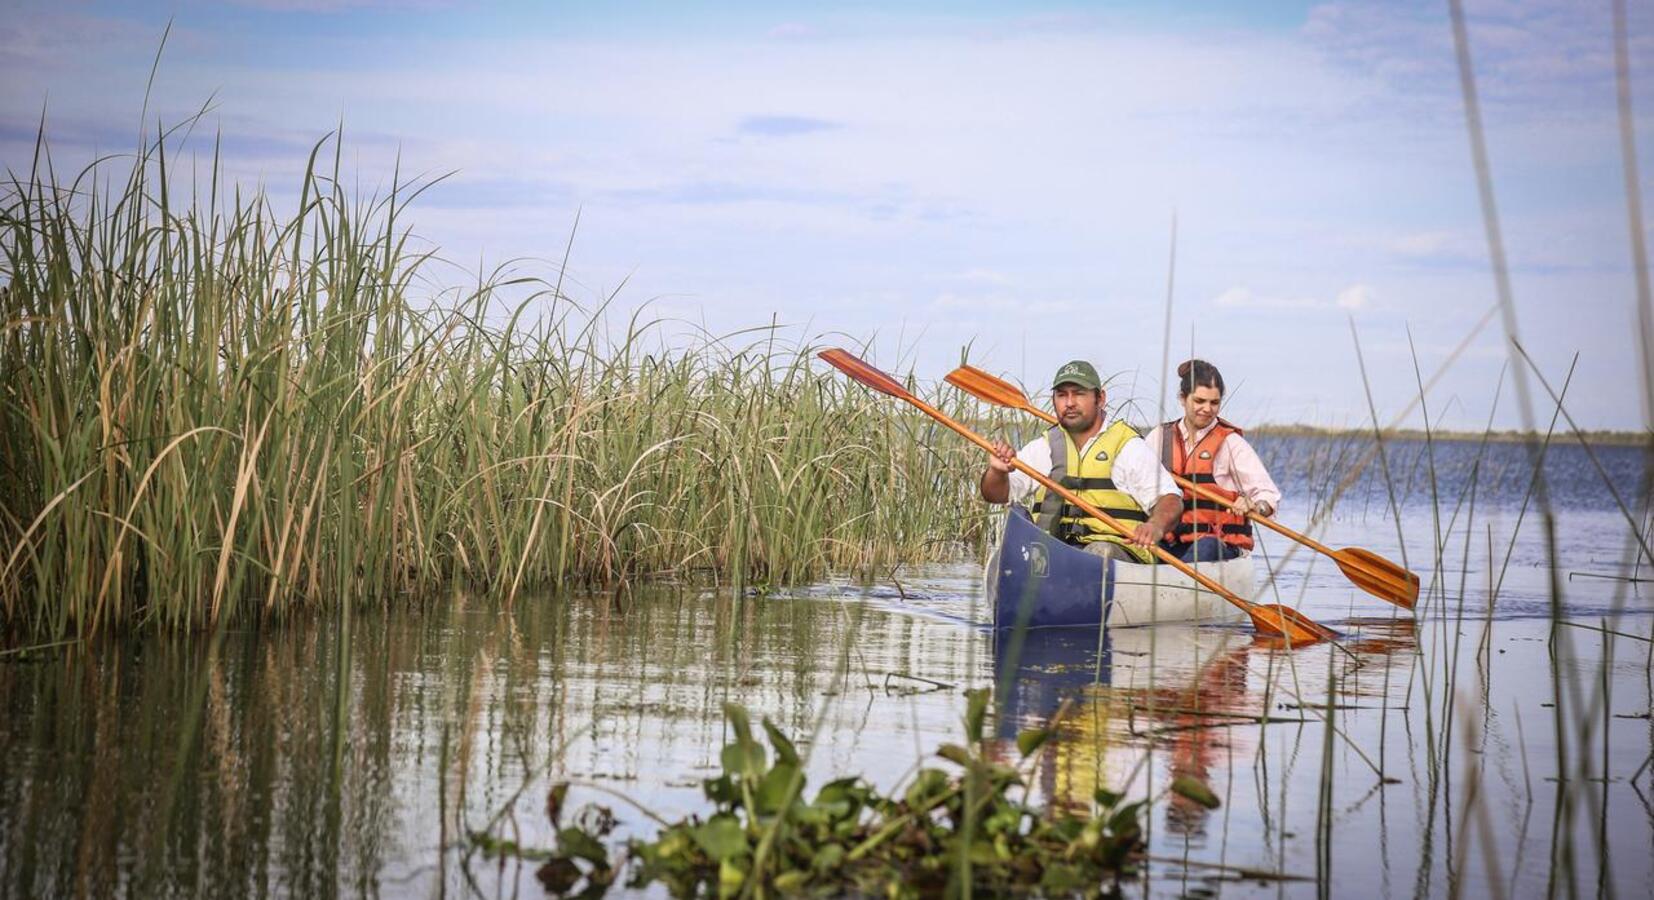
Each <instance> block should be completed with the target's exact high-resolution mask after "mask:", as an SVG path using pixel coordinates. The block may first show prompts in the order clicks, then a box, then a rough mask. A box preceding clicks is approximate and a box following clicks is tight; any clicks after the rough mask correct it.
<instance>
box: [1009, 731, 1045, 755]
mask: <svg viewBox="0 0 1654 900" xmlns="http://www.w3.org/2000/svg"><path fill="white" fill-rule="evenodd" d="M1051 733H1052V732H1051V729H1049V728H1030V729H1028V730H1027V731H1024V732H1023V733H1021V734H1019V735H1017V752H1018V753H1020V754H1022V755H1023V756H1027V755H1029V754H1031V753H1033V752H1034V751H1035V750H1038V749H1039V748H1041V747H1043V746H1045V742H1046V741H1049V740H1051Z"/></svg>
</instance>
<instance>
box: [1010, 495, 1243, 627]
mask: <svg viewBox="0 0 1654 900" xmlns="http://www.w3.org/2000/svg"><path fill="white" fill-rule="evenodd" d="M1199 569H1200V573H1201V574H1202V575H1206V576H1208V577H1210V578H1212V579H1213V580H1215V581H1217V582H1218V583H1219V584H1222V585H1223V586H1224V587H1226V588H1228V589H1229V590H1230V591H1231V592H1233V593H1235V594H1238V595H1240V596H1241V597H1250V596H1251V595H1252V559H1251V557H1249V556H1242V557H1239V558H1237V559H1232V560H1229V561H1228V562H1221V563H1201V564H1199ZM985 574H986V582H987V584H986V588H987V593H988V601H989V602H990V603H991V604H993V609H994V627H995V628H1012V627H1014V626H1016V625H1018V624H1026V625H1027V626H1028V627H1029V628H1047V627H1052V626H1076V625H1077V626H1087V627H1091V628H1096V627H1097V626H1099V625H1105V624H1106V625H1107V626H1108V627H1111V628H1119V627H1124V626H1130V625H1153V624H1156V623H1160V622H1229V621H1234V620H1236V619H1239V618H1241V616H1242V613H1241V612H1240V611H1239V610H1237V609H1236V608H1235V607H1233V606H1231V605H1230V604H1229V603H1228V602H1227V601H1225V600H1224V599H1223V598H1221V597H1219V596H1217V595H1216V594H1213V593H1211V592H1210V591H1207V590H1206V589H1204V588H1202V587H1200V586H1199V585H1198V584H1196V583H1195V580H1194V579H1193V578H1190V577H1189V576H1187V575H1184V574H1183V573H1182V572H1179V571H1177V569H1175V568H1173V567H1171V566H1155V565H1143V564H1141V563H1130V562H1120V561H1118V560H1104V559H1103V558H1101V557H1098V556H1093V555H1091V554H1089V553H1086V552H1085V551H1084V550H1081V549H1079V548H1077V547H1071V546H1069V545H1068V544H1065V543H1063V542H1062V541H1059V540H1057V539H1056V538H1053V537H1051V536H1050V535H1048V534H1046V533H1045V532H1044V531H1042V530H1040V527H1039V526H1038V525H1037V524H1035V523H1034V521H1033V520H1032V519H1030V518H1029V516H1028V512H1027V510H1025V509H1023V508H1022V507H1020V506H1013V507H1011V514H1010V515H1009V516H1006V518H1005V536H1004V538H1003V540H1002V541H1001V542H1000V548H999V550H998V551H997V552H996V553H994V554H993V556H991V557H990V558H989V559H988V569H987V572H986V573H985Z"/></svg>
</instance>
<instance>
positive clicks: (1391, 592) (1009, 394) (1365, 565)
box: [944, 364, 1419, 609]
mask: <svg viewBox="0 0 1654 900" xmlns="http://www.w3.org/2000/svg"><path fill="white" fill-rule="evenodd" d="M944 380H945V381H947V383H948V384H951V385H953V386H954V387H956V388H959V389H960V390H962V391H964V392H965V393H967V394H970V395H971V396H973V397H976V398H977V399H979V400H985V401H987V402H989V403H993V404H996V405H998V406H1005V407H1009V408H1011V409H1020V410H1023V411H1025V412H1028V413H1032V414H1033V415H1035V416H1037V417H1039V418H1040V419H1043V420H1045V421H1046V422H1049V423H1050V424H1052V425H1055V424H1057V418H1056V417H1055V416H1053V415H1051V414H1050V413H1048V412H1046V411H1045V410H1043V409H1040V408H1038V407H1036V406H1034V405H1033V403H1032V402H1030V401H1029V399H1028V397H1027V395H1026V394H1024V393H1023V392H1022V391H1021V390H1020V389H1018V388H1017V386H1016V385H1014V384H1011V383H1010V382H1008V381H1006V380H1005V379H1003V378H1000V377H998V376H996V375H992V374H989V373H988V372H986V371H983V370H982V369H979V368H977V367H976V366H973V365H969V364H966V365H963V366H960V367H959V368H957V369H954V370H953V371H952V372H949V373H948V374H947V377H946V378H945V379H944ZM1172 478H1173V479H1175V480H1176V481H1177V483H1178V486H1180V487H1182V488H1184V489H1185V490H1190V491H1193V492H1194V493H1196V494H1198V495H1199V496H1201V497H1203V498H1205V499H1207V500H1210V501H1212V502H1214V503H1222V504H1223V505H1225V506H1228V505H1229V503H1228V502H1227V501H1225V500H1224V499H1223V498H1222V497H1219V496H1218V495H1216V494H1214V493H1211V492H1210V491H1208V490H1206V489H1205V488H1203V487H1201V486H1200V485H1198V484H1195V483H1194V482H1192V481H1190V480H1188V479H1186V478H1183V477H1182V476H1180V475H1177V474H1175V473H1174V474H1173V475H1172ZM1247 518H1249V519H1251V520H1252V521H1254V522H1257V523H1258V524H1259V525H1262V526H1264V527H1265V528H1268V529H1270V530H1271V531H1274V532H1275V533H1276V534H1280V535H1283V536H1285V537H1287V538H1289V539H1291V540H1294V541H1297V542H1298V543H1300V544H1303V545H1304V546H1305V547H1308V548H1310V549H1311V550H1314V551H1316V552H1318V553H1324V554H1326V555H1327V556H1330V557H1332V561H1333V562H1335V563H1337V564H1338V570H1339V571H1340V572H1343V573H1344V577H1345V578H1348V579H1349V580H1350V583H1351V584H1353V585H1355V586H1356V587H1358V588H1360V589H1362V590H1364V591H1366V592H1367V593H1369V594H1372V595H1373V596H1374V597H1377V598H1379V599H1380V600H1386V601H1389V602H1390V603H1394V604H1395V605H1397V606H1400V607H1402V608H1404V609H1412V608H1413V605H1414V604H1415V603H1417V602H1418V599H1419V577H1418V576H1417V575H1414V574H1413V573H1412V572H1409V571H1407V570H1406V569H1404V568H1402V567H1401V566H1398V565H1396V564H1395V563H1393V562H1391V561H1389V560H1387V559H1385V558H1384V557H1382V556H1379V555H1378V554H1377V553H1374V552H1372V551H1371V550H1365V549H1362V548H1360V547H1345V548H1344V549H1342V550H1334V549H1332V548H1331V547H1328V546H1327V545H1325V544H1323V543H1321V542H1320V541H1317V540H1315V539H1314V538H1312V537H1309V536H1308V535H1305V534H1300V533H1299V532H1296V531H1293V530H1292V529H1291V528H1288V527H1286V526H1285V525H1282V524H1281V523H1280V522H1277V521H1275V520H1274V519H1271V518H1268V517H1266V516H1259V515H1253V514H1251V513H1248V514H1247Z"/></svg>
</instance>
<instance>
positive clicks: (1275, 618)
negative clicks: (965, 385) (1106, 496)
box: [818, 349, 1338, 645]
mask: <svg viewBox="0 0 1654 900" xmlns="http://www.w3.org/2000/svg"><path fill="white" fill-rule="evenodd" d="M818 355H819V356H820V357H821V358H822V359H824V360H826V361H827V362H828V363H830V364H832V365H833V366H834V367H835V368H837V369H839V370H840V371H842V372H844V374H846V375H849V376H850V377H851V378H853V379H855V380H856V381H859V382H861V383H862V384H864V385H866V386H868V387H870V388H872V389H873V390H876V391H879V392H880V393H884V394H889V395H890V396H892V397H895V398H897V399H900V400H906V401H907V402H909V403H911V404H913V405H914V406H917V407H918V408H919V409H920V411H921V412H923V413H924V414H925V415H928V416H930V417H931V418H933V419H935V420H936V421H938V422H940V423H942V424H943V425H946V426H947V427H949V428H951V429H953V430H954V432H956V433H957V434H958V435H959V436H960V437H962V438H964V439H965V440H967V441H970V442H971V443H973V444H975V445H977V446H978V447H981V448H982V449H983V450H986V451H988V452H989V453H992V452H993V449H994V445H993V444H992V443H990V442H989V441H988V440H987V439H986V438H984V437H982V436H981V435H979V434H976V433H975V432H973V431H971V430H970V429H968V428H966V427H965V426H963V425H961V424H959V423H958V422H955V421H954V420H953V419H951V418H949V417H948V415H947V414H946V413H944V412H942V411H941V410H939V409H937V408H936V407H934V406H931V405H930V404H928V403H926V402H925V401H923V400H920V399H919V398H918V397H915V396H913V394H912V393H910V392H909V391H908V390H907V388H904V387H902V385H901V382H899V381H897V380H896V379H894V378H891V377H890V376H889V375H886V374H885V373H883V372H881V371H879V370H878V369H876V368H874V367H873V366H870V365H868V364H867V363H865V362H863V361H861V360H860V359H858V358H856V357H855V356H854V355H852V354H851V353H850V352H848V351H846V350H840V349H832V350H823V351H821V353H820V354H818ZM1011 465H1012V466H1013V467H1014V468H1016V469H1017V470H1018V471H1020V472H1022V473H1023V474H1024V475H1027V476H1028V477H1029V478H1032V479H1034V480H1035V481H1036V482H1039V483H1040V484H1042V485H1044V486H1045V489H1046V490H1047V491H1050V492H1052V493H1054V494H1056V495H1057V496H1059V497H1061V498H1063V499H1064V500H1067V501H1068V502H1069V503H1072V504H1074V505H1075V506H1077V507H1079V508H1080V509H1081V510H1082V511H1083V512H1084V513H1085V514H1086V515H1088V516H1091V517H1093V518H1096V519H1099V520H1101V521H1102V522H1103V524H1105V525H1107V526H1108V527H1109V528H1112V529H1113V530H1114V531H1115V532H1116V533H1118V534H1122V535H1126V536H1128V537H1129V536H1130V535H1131V531H1130V530H1129V529H1127V528H1126V526H1124V525H1122V524H1120V522H1118V521H1117V520H1115V519H1114V517H1112V516H1110V515H1109V514H1108V513H1105V512H1103V511H1102V510H1100V509H1098V508H1097V507H1095V506H1092V505H1091V504H1089V503H1087V502H1085V501H1084V500H1082V499H1080V497H1079V495H1077V494H1075V493H1074V492H1073V491H1070V490H1069V489H1067V488H1065V487H1063V486H1062V485H1060V484H1058V483H1056V482H1055V481H1052V480H1051V479H1050V477H1048V476H1047V475H1046V474H1045V473H1044V472H1038V471H1035V470H1034V469H1032V468H1030V467H1029V466H1028V464H1027V463H1024V462H1023V461H1022V460H1020V459H1014V460H1012V461H1011ZM1148 549H1149V550H1150V551H1151V552H1153V553H1154V554H1155V555H1156V556H1159V557H1160V559H1161V560H1162V561H1163V562H1166V563H1170V564H1171V565H1172V566H1173V567H1174V568H1176V569H1177V570H1178V571H1180V572H1182V573H1183V574H1185V575H1187V576H1189V577H1190V578H1193V579H1194V580H1195V581H1197V582H1199V583H1200V585H1201V586H1202V587H1204V588H1206V589H1207V590H1209V591H1211V592H1212V593H1214V594H1217V595H1218V596H1219V597H1222V598H1223V599H1225V600H1227V601H1229V602H1230V603H1232V604H1234V605H1235V606H1237V607H1239V608H1240V609H1241V610H1242V611H1244V612H1245V613H1246V614H1247V615H1248V616H1249V617H1251V619H1252V627H1253V628H1255V629H1257V631H1258V633H1260V634H1270V635H1278V636H1281V637H1285V638H1287V641H1288V643H1290V644H1294V645H1303V644H1313V643H1315V642H1316V641H1324V640H1331V639H1333V638H1336V637H1338V632H1336V631H1333V630H1332V629H1331V628H1328V627H1327V626H1325V625H1322V624H1320V623H1319V622H1316V621H1315V620H1313V619H1311V618H1309V617H1308V616H1305V615H1304V614H1303V613H1300V612H1298V611H1297V610H1295V609H1292V608H1291V607H1287V606H1279V605H1274V604H1267V605H1266V604H1260V603H1250V602H1248V601H1246V600H1243V599H1241V598H1240V597H1237V596H1235V595H1234V594H1233V593H1231V592H1230V591H1229V590H1228V589H1227V588H1225V587H1224V586H1223V585H1221V584H1219V583H1217V582H1216V581H1214V580H1212V579H1211V578H1208V577H1206V576H1205V575H1202V574H1200V573H1199V572H1197V571H1195V570H1194V568H1193V567H1191V566H1190V565H1189V564H1188V563H1185V562H1183V561H1182V560H1180V559H1178V558H1177V557H1175V556H1173V555H1171V554H1170V553H1167V552H1166V551H1165V550H1163V549H1161V548H1160V547H1159V546H1151V547H1149V548H1148Z"/></svg>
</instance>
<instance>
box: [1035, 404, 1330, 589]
mask: <svg viewBox="0 0 1654 900" xmlns="http://www.w3.org/2000/svg"><path fill="white" fill-rule="evenodd" d="M1022 408H1023V409H1025V410H1027V411H1028V412H1031V413H1033V414H1034V415H1036V416H1038V417H1039V418H1040V419H1042V420H1044V421H1046V422H1049V423H1051V424H1052V425H1055V424H1057V417H1056V416H1053V415H1051V414H1050V413H1048V412H1046V411H1045V410H1043V409H1039V408H1038V407H1035V406H1033V405H1032V404H1027V403H1024V404H1023V406H1022ZM1161 440H1166V436H1162V437H1161ZM1172 480H1173V481H1175V482H1177V485H1178V487H1181V488H1183V489H1184V490H1186V491H1189V492H1191V493H1193V494H1194V495H1195V496H1197V497H1204V498H1206V499H1207V500H1210V501H1212V502H1213V503H1220V504H1222V505H1223V506H1225V507H1226V508H1228V509H1230V510H1231V511H1233V510H1234V509H1235V507H1234V503H1233V502H1232V501H1229V500H1225V499H1224V498H1222V497H1220V496H1218V495H1217V494H1214V493H1212V492H1211V491H1208V490H1207V489H1205V488H1203V487H1201V486H1200V485H1198V484H1195V483H1194V482H1192V481H1190V480H1189V479H1187V478H1184V477H1183V476H1182V475H1178V474H1177V473H1175V472H1174V473H1172ZM1243 515H1245V516H1246V517H1247V518H1248V519H1251V520H1252V521H1254V522H1257V523H1258V524H1259V525H1262V526H1263V527H1265V528H1268V529H1269V530H1271V531H1273V532H1275V533H1276V534H1279V535H1282V536H1283V537H1287V538H1290V539H1292V540H1294V541H1297V542H1298V543H1300V544H1303V545H1304V546H1305V547H1308V548H1309V549H1311V550H1314V551H1316V552H1318V553H1325V554H1326V555H1328V556H1337V555H1338V554H1337V553H1336V552H1334V551H1333V549H1332V548H1331V547H1328V546H1327V545H1326V544H1323V543H1321V542H1320V541H1318V540H1316V539H1315V538H1312V537H1310V536H1309V535H1307V534H1300V533H1299V532H1296V531H1293V530H1292V529H1290V528H1288V527H1286V526H1285V525H1282V524H1281V523H1279V522H1277V521H1275V520H1274V519H1272V518H1270V517H1268V516H1260V515H1258V514H1257V513H1250V512H1249V513H1244V514H1243Z"/></svg>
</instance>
